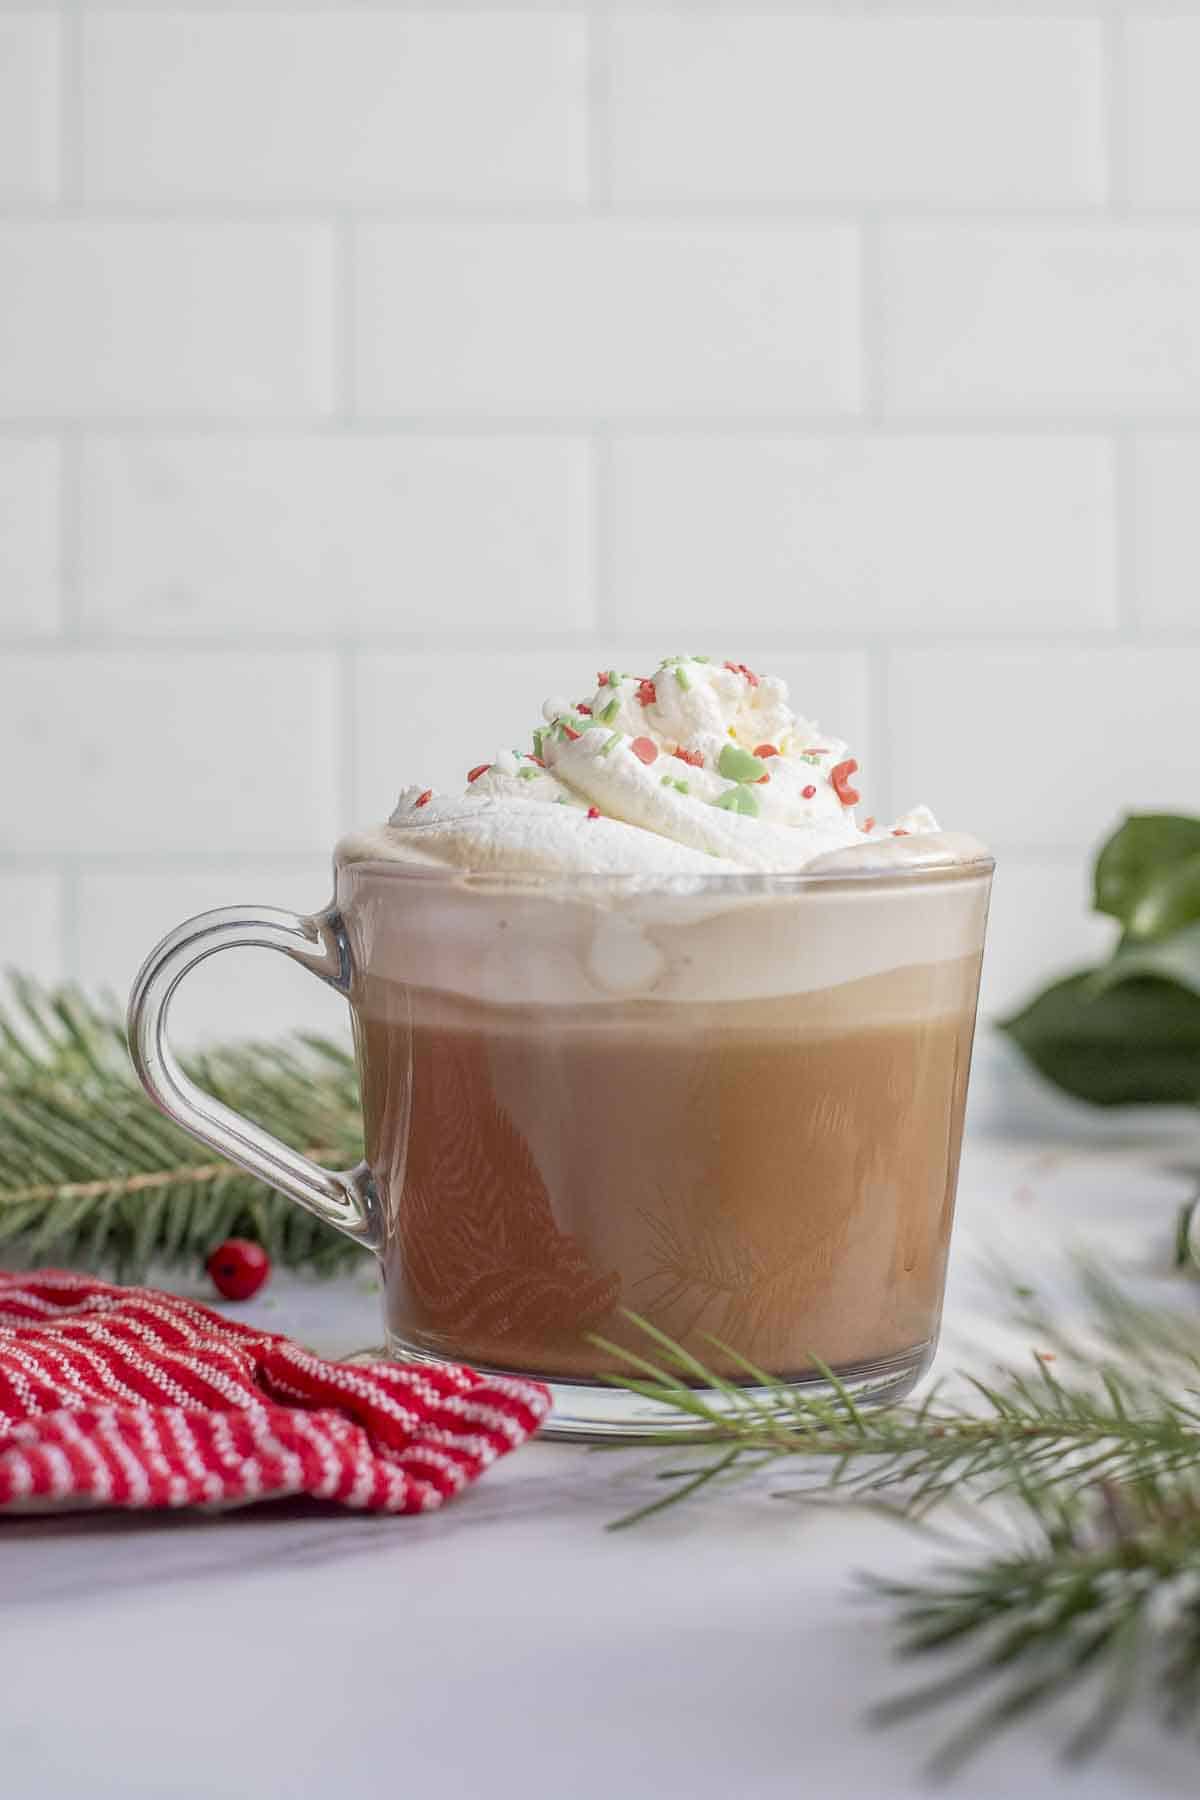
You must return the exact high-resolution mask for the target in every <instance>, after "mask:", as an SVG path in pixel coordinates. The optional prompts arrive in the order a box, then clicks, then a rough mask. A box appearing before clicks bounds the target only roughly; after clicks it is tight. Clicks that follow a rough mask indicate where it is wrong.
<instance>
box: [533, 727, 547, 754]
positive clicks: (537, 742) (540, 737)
mask: <svg viewBox="0 0 1200 1800" xmlns="http://www.w3.org/2000/svg"><path fill="white" fill-rule="evenodd" d="M545 742H546V728H545V726H543V725H539V726H538V728H537V730H536V731H535V732H534V734H533V754H534V755H535V756H540V755H541V754H542V745H543V744H544V743H545Z"/></svg>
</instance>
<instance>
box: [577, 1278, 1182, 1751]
mask: <svg viewBox="0 0 1200 1800" xmlns="http://www.w3.org/2000/svg"><path fill="white" fill-rule="evenodd" d="M1081 1278H1082V1280H1083V1283H1084V1287H1085V1291H1086V1299H1087V1319H1086V1326H1085V1329H1084V1332H1083V1335H1082V1337H1077V1338H1068V1337H1065V1336H1064V1335H1063V1334H1061V1333H1060V1332H1058V1331H1057V1330H1056V1328H1055V1327H1054V1325H1053V1323H1052V1322H1051V1321H1050V1320H1049V1319H1047V1318H1045V1317H1039V1316H1038V1315H1037V1314H1036V1312H1034V1313H1029V1312H1028V1311H1026V1313H1025V1315H1024V1319H1023V1322H1024V1323H1025V1324H1026V1325H1027V1326H1028V1327H1029V1329H1030V1330H1031V1332H1033V1333H1034V1334H1035V1336H1034V1341H1035V1342H1037V1343H1038V1344H1039V1345H1040V1346H1044V1347H1045V1348H1042V1349H1039V1352H1038V1353H1037V1354H1036V1355H1035V1356H1034V1358H1033V1360H1032V1366H1031V1368H1029V1369H1028V1370H1022V1369H1017V1368H1014V1369H1010V1370H1008V1371H1007V1372H1006V1373H1004V1374H1003V1375H1002V1376H1001V1377H1000V1378H999V1379H998V1380H996V1381H992V1382H986V1383H985V1382H982V1381H978V1380H974V1379H971V1380H969V1382H968V1383H967V1384H966V1391H965V1393H964V1397H963V1398H962V1399H961V1400H951V1399H948V1398H946V1395H945V1389H944V1387H940V1386H939V1387H935V1388H934V1389H932V1390H931V1391H930V1393H929V1394H928V1395H927V1396H926V1397H925V1399H924V1400H923V1401H922V1402H921V1404H920V1405H918V1406H900V1407H893V1408H892V1409H890V1410H888V1411H879V1412H874V1411H870V1410H866V1409H864V1408H862V1407H860V1406H858V1405H856V1404H855V1402H854V1400H853V1399H852V1398H851V1396H850V1395H849V1394H848V1393H847V1392H846V1390H845V1389H844V1388H843V1387H842V1386H841V1385H840V1384H839V1383H838V1381H837V1379H836V1378H835V1377H834V1376H833V1375H832V1373H831V1372H830V1371H828V1370H826V1371H825V1374H826V1375H827V1376H828V1387H829V1395H828V1397H825V1398H821V1397H812V1396H806V1395H804V1394H800V1393H797V1392H795V1391H794V1390H790V1389H788V1388H786V1387H783V1386H781V1385H780V1384H779V1383H778V1382H775V1381H773V1380H772V1379H771V1378H770V1377H769V1376H767V1375H766V1374H764V1373H763V1372H762V1371H761V1370H758V1369H756V1368H755V1367H754V1366H753V1365H752V1364H750V1363H747V1362H745V1361H744V1359H742V1358H740V1357H736V1356H733V1355H732V1353H731V1352H730V1351H729V1349H728V1348H727V1347H726V1346H724V1345H720V1346H717V1348H718V1349H719V1350H720V1352H721V1356H722V1358H723V1359H730V1358H732V1361H733V1363H734V1364H736V1365H738V1366H740V1368H741V1369H742V1370H743V1372H744V1373H745V1375H746V1376H747V1377H748V1378H749V1380H751V1381H753V1382H756V1383H757V1384H758V1386H757V1389H756V1390H755V1391H747V1389H745V1388H740V1387H738V1386H736V1385H734V1384H733V1383H731V1382H729V1381H728V1380H722V1379H721V1378H720V1377H718V1376H717V1375H715V1374H713V1373H712V1372H711V1371H709V1370H708V1369H707V1368H706V1367H705V1366H704V1364H703V1363H701V1362H699V1361H697V1360H696V1359H695V1358H694V1357H692V1356H689V1355H688V1354H687V1353H686V1352H684V1351H683V1350H681V1349H680V1348H679V1347H678V1346H677V1345H675V1344H673V1343H672V1342H671V1341H670V1339H668V1338H666V1337H664V1336H663V1335H662V1334H661V1333H660V1332H658V1331H657V1330H655V1329H654V1328H653V1327H652V1326H650V1325H648V1324H647V1323H646V1322H645V1321H644V1320H642V1321H638V1322H639V1324H640V1325H641V1328H642V1329H643V1330H644V1331H645V1333H646V1335H647V1340H648V1343H647V1354H646V1355H645V1356H644V1357H638V1358H633V1359H632V1363H633V1364H634V1365H635V1372H634V1373H633V1374H631V1376H630V1377H629V1378H627V1379H626V1380H625V1381H624V1382H623V1385H626V1386H628V1387H631V1388H632V1389H633V1390H634V1391H635V1392H636V1393H638V1394H641V1395H643V1396H645V1397H646V1398H648V1399H652V1400H656V1401H659V1402H661V1403H663V1404H665V1405H666V1406H667V1407H669V1408H671V1409H672V1411H674V1412H675V1413H676V1414H677V1415H678V1416H679V1420H680V1422H682V1423H684V1424H693V1425H694V1427H695V1434H694V1437H692V1438H691V1439H690V1441H691V1442H692V1443H693V1444H695V1445H697V1446H702V1447H701V1448H696V1449H693V1450H692V1451H691V1452H690V1460H687V1461H685V1462H684V1463H683V1464H682V1466H680V1464H679V1463H678V1460H677V1458H672V1461H671V1466H670V1467H668V1468H665V1469H664V1470H663V1471H662V1473H661V1479H662V1481H663V1483H664V1488H665V1492H664V1494H663V1495H662V1497H661V1498H660V1499H658V1500H657V1501H655V1502H653V1503H652V1504H651V1505H649V1506H646V1507H643V1508H641V1509H639V1511H638V1512H636V1513H633V1514H631V1515H630V1516H629V1517H627V1518H625V1519H622V1520H619V1521H618V1522H617V1523H618V1525H620V1526H626V1525H632V1524H634V1523H636V1522H638V1521H639V1520H643V1519H645V1518H646V1517H648V1516H649V1515H650V1514H652V1513H655V1512H659V1511H661V1510H663V1509H664V1508H665V1507H668V1506H671V1505H673V1504H674V1503H676V1502H678V1501H680V1500H682V1499H684V1498H686V1497H688V1496H690V1495H694V1494H695V1493H696V1492H697V1491H698V1490H700V1489H702V1488H704V1487H705V1486H709V1485H714V1484H725V1483H727V1482H729V1481H731V1480H737V1479H739V1478H745V1477H747V1476H750V1475H753V1474H755V1473H758V1472H760V1471H762V1470H764V1469H768V1470H771V1471H773V1472H778V1473H780V1474H782V1475H784V1476H785V1477H787V1476H790V1477H791V1479H790V1480H788V1481H787V1483H786V1485H785V1486H784V1488H783V1490H782V1494H783V1497H785V1498H789V1497H790V1498H793V1499H796V1498H800V1499H804V1500H806V1501H809V1502H814V1501H826V1502H828V1501H830V1500H843V1501H846V1500H849V1501H852V1502H856V1503H858V1504H869V1505H872V1506H875V1507H884V1508H886V1509H887V1510H888V1511H889V1512H890V1513H894V1514H896V1515H899V1516H902V1517H904V1518H907V1519H909V1520H918V1521H924V1520H926V1519H927V1517H928V1515H929V1513H930V1512H931V1511H932V1510H933V1509H934V1508H936V1507H944V1506H946V1505H947V1503H951V1502H952V1503H954V1504H953V1506H951V1508H950V1510H951V1511H952V1512H953V1513H955V1514H956V1515H957V1516H960V1517H961V1505H962V1503H964V1502H965V1503H967V1505H968V1506H969V1505H970V1503H971V1502H972V1501H978V1500H983V1499H988V1500H992V1501H994V1502H997V1503H998V1505H997V1506H995V1507H993V1508H992V1509H991V1510H990V1511H989V1513H988V1514H987V1515H979V1514H975V1515H974V1517H975V1521H976V1523H977V1524H979V1523H981V1522H985V1523H986V1524H987V1525H988V1527H989V1528H991V1527H994V1529H993V1530H992V1531H991V1535H990V1536H989V1537H984V1538H982V1539H981V1538H980V1536H979V1535H978V1532H975V1533H973V1534H972V1535H971V1537H970V1538H969V1539H968V1540H967V1541H966V1542H965V1543H961V1544H959V1545H957V1546H956V1548H955V1552H954V1554H953V1556H952V1557H950V1558H949V1559H947V1560H946V1561H944V1562H943V1563H942V1564H940V1565H938V1566H936V1567H935V1568H933V1570H932V1571H931V1572H930V1574H929V1576H928V1577H927V1578H926V1579H924V1580H921V1581H918V1582H905V1583H898V1582H886V1581H873V1582H872V1583H871V1584H870V1585H871V1587H872V1588H873V1590H874V1591H875V1592H876V1593H877V1594H880V1595H882V1596H883V1597H885V1598H886V1599H888V1600H889V1601H890V1602H891V1603H892V1604H893V1606H894V1608H895V1611H896V1614H897V1622H898V1626H899V1647H900V1650H901V1652H902V1653H903V1654H904V1655H905V1656H907V1657H909V1658H919V1659H921V1660H922V1661H923V1662H924V1661H925V1660H933V1659H934V1658H935V1657H936V1656H937V1654H938V1653H945V1652H955V1653H956V1658H955V1661H954V1663H953V1665H952V1667H951V1668H950V1670H949V1672H948V1673H947V1674H944V1675H939V1676H938V1677H936V1678H935V1679H933V1680H931V1681H930V1682H929V1683H928V1684H927V1685H925V1686H923V1687H918V1688H917V1689H915V1690H914V1691H911V1692H908V1693H905V1694H903V1695H901V1696H900V1697H899V1698H898V1699H897V1700H895V1701H894V1702H890V1703H888V1704H887V1705H886V1706H884V1707H881V1708H880V1709H878V1716H879V1717H881V1718H884V1719H887V1718H898V1717H907V1716H909V1715H910V1714H911V1713H912V1712H913V1711H914V1710H916V1709H917V1708H919V1707H923V1706H927V1705H930V1704H933V1703H938V1702H944V1701H948V1700H952V1699H955V1698H960V1697H962V1696H964V1695H967V1696H969V1697H970V1698H971V1699H972V1701H973V1703H974V1704H973V1709H972V1710H971V1711H970V1713H969V1715H968V1719H967V1723H966V1724H965V1726H964V1727H963V1728H962V1729H960V1730H959V1731H957V1732H956V1733H955V1735H954V1736H952V1737H951V1738H950V1739H949V1740H948V1741H947V1742H946V1743H945V1744H944V1745H943V1747H942V1749H941V1751H940V1752H939V1754H938V1756H937V1757H936V1759H935V1761H936V1764H937V1766H938V1767H939V1768H940V1769H941V1770H942V1771H945V1770H946V1769H948V1768H950V1767H952V1766H953V1765H954V1764H955V1763H957V1762H958V1761H960V1760H961V1759H962V1758H963V1757H964V1756H965V1755H967V1754H968V1753H970V1752H971V1751H972V1750H974V1749H975V1748H976V1747H977V1746H978V1745H979V1743H980V1742H982V1741H983V1740H984V1739H986V1738H987V1737H988V1736H989V1735H990V1734H992V1733H994V1732H995V1731H997V1730H999V1729H1000V1728H1002V1727H1004V1726H1006V1725H1010V1724H1012V1723H1014V1722H1015V1721H1017V1720H1019V1719H1021V1718H1022V1717H1024V1716H1026V1715H1027V1714H1029V1713H1030V1712H1032V1711H1034V1710H1035V1709H1037V1708H1040V1707H1043V1706H1045V1705H1047V1704H1049V1703H1051V1702H1053V1701H1056V1700H1060V1699H1062V1698H1063V1697H1064V1696H1065V1695H1067V1694H1068V1693H1069V1692H1072V1691H1074V1690H1077V1689H1080V1688H1086V1689H1088V1690H1090V1692H1091V1696H1092V1708H1091V1711H1090V1712H1089V1714H1088V1716H1087V1718H1086V1720H1085V1723H1084V1724H1083V1726H1082V1727H1079V1728H1077V1729H1076V1730H1075V1732H1074V1734H1073V1736H1072V1737H1071V1738H1070V1740H1069V1741H1068V1743H1067V1745H1066V1748H1067V1750H1068V1751H1069V1752H1070V1753H1075V1754H1082V1753H1084V1752H1086V1751H1088V1750H1091V1749H1094V1748H1095V1747H1096V1745H1097V1744H1098V1743H1100V1741H1101V1740H1102V1739H1103V1737H1104V1735H1105V1734H1106V1733H1107V1732H1108V1731H1110V1730H1111V1729H1112V1727H1113V1726H1114V1725H1115V1724H1116V1722H1117V1720H1118V1719H1119V1717H1120V1715H1121V1713H1122V1711H1123V1710H1124V1708H1125V1707H1126V1705H1127V1704H1128V1703H1129V1701H1130V1700H1131V1699H1132V1698H1133V1697H1134V1696H1135V1695H1138V1694H1148V1695H1149V1697H1150V1699H1151V1702H1152V1704H1153V1705H1155V1707H1156V1708H1157V1710H1158V1711H1159V1713H1160V1714H1161V1717H1162V1718H1163V1720H1164V1722H1165V1723H1166V1724H1167V1725H1169V1726H1171V1727H1175V1728H1186V1729H1187V1730H1189V1731H1192V1732H1194V1733H1195V1732H1197V1731H1198V1730H1200V1326H1198V1325H1196V1324H1194V1323H1193V1322H1192V1320H1191V1319H1190V1317H1188V1316H1187V1315H1180V1314H1175V1313H1171V1312H1169V1311H1168V1312H1162V1311H1154V1312H1150V1311H1147V1310H1142V1309H1139V1308H1137V1307H1135V1306H1133V1305H1132V1303H1131V1302H1130V1301H1129V1300H1128V1299H1127V1298H1126V1297H1125V1296H1124V1295H1123V1294H1122V1293H1121V1292H1120V1290H1118V1289H1117V1288H1115V1287H1113V1286H1112V1285H1111V1284H1110V1283H1108V1282H1107V1281H1106V1280H1104V1279H1103V1278H1102V1277H1100V1276H1099V1275H1097V1274H1096V1273H1095V1272H1088V1271H1086V1270H1085V1271H1083V1272H1082V1277H1081ZM1015 1291H1016V1292H1017V1293H1018V1294H1020V1295H1022V1296H1023V1297H1026V1298H1027V1297H1028V1292H1029V1291H1028V1290H1027V1289H1016V1290H1015ZM607 1347H608V1348H609V1349H610V1350H612V1349H614V1348H615V1347H614V1346H611V1345H609V1346H607ZM616 1353H617V1354H624V1355H625V1357H626V1360H627V1361H629V1360H631V1359H629V1355H628V1352H624V1353H621V1352H616ZM725 1366H728V1364H727V1363H726V1365H725ZM697 1383H703V1384H704V1386H706V1387H708V1388H711V1389H715V1390H716V1392H717V1396H718V1400H717V1402H716V1403H714V1402H713V1400H712V1398H711V1397H710V1396H706V1395H704V1394H702V1393H700V1392H698V1391H697V1386H696V1384H697ZM661 1441H662V1442H663V1443H664V1444H665V1443H670V1444H671V1445H672V1447H673V1448H674V1449H676V1451H678V1448H679V1446H680V1441H681V1440H680V1433H679V1430H678V1426H676V1428H675V1429H674V1430H673V1431H671V1432H664V1434H663V1437H662V1440H661Z"/></svg>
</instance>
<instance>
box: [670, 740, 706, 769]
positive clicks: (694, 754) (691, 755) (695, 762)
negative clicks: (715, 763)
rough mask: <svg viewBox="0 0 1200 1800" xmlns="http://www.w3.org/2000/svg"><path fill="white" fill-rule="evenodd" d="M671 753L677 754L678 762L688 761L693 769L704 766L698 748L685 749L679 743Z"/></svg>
mask: <svg viewBox="0 0 1200 1800" xmlns="http://www.w3.org/2000/svg"><path fill="white" fill-rule="evenodd" d="M671 755H672V756H677V757H678V758H679V760H680V762H685V763H690V765H691V767H692V768H693V769H702V768H703V767H704V758H703V756H702V755H701V753H700V752H699V750H685V749H684V748H683V745H682V744H679V745H677V746H676V748H675V749H674V750H672V752H671Z"/></svg>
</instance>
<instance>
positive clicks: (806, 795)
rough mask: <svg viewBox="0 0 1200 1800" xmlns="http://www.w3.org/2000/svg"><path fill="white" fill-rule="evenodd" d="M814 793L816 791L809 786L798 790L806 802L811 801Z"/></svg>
mask: <svg viewBox="0 0 1200 1800" xmlns="http://www.w3.org/2000/svg"><path fill="white" fill-rule="evenodd" d="M816 791H817V790H816V788H815V787H813V786H812V785H811V784H810V785H809V786H808V787H806V788H801V789H800V792H801V793H802V794H803V795H804V798H805V799H806V800H811V799H812V797H813V795H814V794H815V793H816Z"/></svg>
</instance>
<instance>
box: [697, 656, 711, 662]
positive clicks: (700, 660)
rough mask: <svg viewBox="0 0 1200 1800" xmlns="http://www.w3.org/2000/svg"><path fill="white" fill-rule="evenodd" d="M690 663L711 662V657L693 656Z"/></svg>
mask: <svg viewBox="0 0 1200 1800" xmlns="http://www.w3.org/2000/svg"><path fill="white" fill-rule="evenodd" d="M692 661H693V662H711V661H712V657H711V656H693V658H692Z"/></svg>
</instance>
